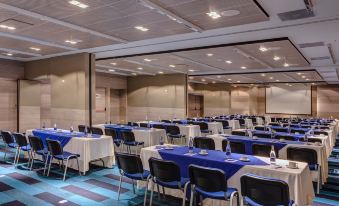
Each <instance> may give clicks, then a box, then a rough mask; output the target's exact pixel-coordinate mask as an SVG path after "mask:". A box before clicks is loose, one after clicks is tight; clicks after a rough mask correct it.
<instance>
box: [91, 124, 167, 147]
mask: <svg viewBox="0 0 339 206" xmlns="http://www.w3.org/2000/svg"><path fill="white" fill-rule="evenodd" d="M94 126H95V127H99V128H101V129H102V130H103V131H104V130H105V128H111V129H115V130H116V131H117V135H118V138H120V132H121V131H132V132H133V133H134V137H135V140H136V141H140V142H144V146H145V147H148V146H152V145H158V144H160V139H161V137H163V138H164V140H165V139H166V131H165V130H163V129H156V128H144V127H133V126H126V125H117V124H98V125H94Z"/></svg>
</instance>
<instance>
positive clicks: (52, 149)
mask: <svg viewBox="0 0 339 206" xmlns="http://www.w3.org/2000/svg"><path fill="white" fill-rule="evenodd" d="M46 143H47V148H48V151H49V153H50V154H51V155H52V156H54V155H61V154H63V153H64V152H63V149H62V147H61V144H60V142H59V141H58V140H53V139H46Z"/></svg>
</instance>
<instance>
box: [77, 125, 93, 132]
mask: <svg viewBox="0 0 339 206" xmlns="http://www.w3.org/2000/svg"><path fill="white" fill-rule="evenodd" d="M85 128H87V132H88V133H89V132H91V130H90V128H89V127H88V126H86V125H78V129H79V132H85Z"/></svg>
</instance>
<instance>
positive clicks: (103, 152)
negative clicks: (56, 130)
mask: <svg viewBox="0 0 339 206" xmlns="http://www.w3.org/2000/svg"><path fill="white" fill-rule="evenodd" d="M29 135H33V130H32V129H31V130H27V131H26V136H27V137H28V136H29ZM63 149H64V151H67V152H71V153H75V154H79V155H80V157H79V167H80V171H81V172H83V173H85V172H87V171H88V170H89V163H90V162H91V161H93V160H98V159H100V158H101V159H102V160H103V161H104V162H105V166H106V167H112V165H113V163H114V147H113V140H112V137H110V136H101V137H100V138H90V137H74V138H71V140H70V141H69V142H68V143H67V144H66V145H65V147H64V148H63ZM95 163H96V164H98V165H100V164H102V163H101V161H98V162H95ZM69 167H70V168H73V169H76V170H77V169H78V167H77V163H76V160H71V161H70V162H69Z"/></svg>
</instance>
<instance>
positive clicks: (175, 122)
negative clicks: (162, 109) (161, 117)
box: [172, 120, 183, 124]
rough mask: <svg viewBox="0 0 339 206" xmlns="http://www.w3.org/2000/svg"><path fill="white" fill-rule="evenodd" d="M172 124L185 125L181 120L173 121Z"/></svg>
mask: <svg viewBox="0 0 339 206" xmlns="http://www.w3.org/2000/svg"><path fill="white" fill-rule="evenodd" d="M172 122H173V123H174V124H183V122H182V121H180V120H173V121H172Z"/></svg>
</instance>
